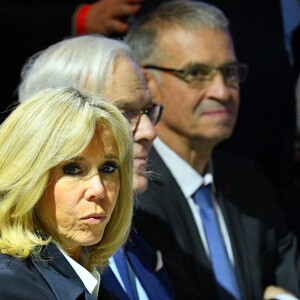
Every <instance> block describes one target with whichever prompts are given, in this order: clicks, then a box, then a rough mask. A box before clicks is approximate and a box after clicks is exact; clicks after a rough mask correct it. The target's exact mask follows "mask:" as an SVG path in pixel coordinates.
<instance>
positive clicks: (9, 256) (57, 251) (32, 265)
mask: <svg viewBox="0 0 300 300" xmlns="http://www.w3.org/2000/svg"><path fill="white" fill-rule="evenodd" d="M0 143H1V148H0V161H1V165H0V251H1V254H0V279H1V280H0V294H1V299H61V300H62V299H63V300H67V299H79V298H80V299H95V298H96V299H97V298H98V296H99V286H100V274H99V273H98V270H97V269H96V268H95V266H96V265H97V267H99V269H100V271H101V269H102V268H103V267H104V266H105V265H106V264H107V261H108V258H109V257H110V256H112V255H113V254H114V253H115V252H116V251H117V249H118V248H119V247H120V246H121V245H122V244H123V243H124V241H125V240H126V239H127V235H128V231H129V227H130V223H131V221H130V220H131V216H132V197H133V195H132V176H133V151H132V133H131V130H130V128H129V126H128V123H127V122H126V120H125V118H124V117H123V116H122V114H121V113H120V112H119V111H118V109H117V108H115V106H113V105H111V104H109V103H108V102H106V101H104V100H102V99H101V98H99V97H97V96H92V95H90V94H86V93H80V92H79V91H77V90H75V89H73V88H69V89H47V90H42V91H40V92H39V93H37V94H36V95H34V96H32V97H30V99H29V100H27V101H26V102H24V103H22V104H20V105H19V106H18V107H17V108H16V109H15V110H14V111H13V112H12V113H11V115H10V116H9V117H8V118H7V119H6V121H5V122H4V123H3V124H2V125H1V127H0ZM104 295H105V292H104ZM106 296H108V295H106ZM105 298H106V297H105V296H103V297H101V299H105Z"/></svg>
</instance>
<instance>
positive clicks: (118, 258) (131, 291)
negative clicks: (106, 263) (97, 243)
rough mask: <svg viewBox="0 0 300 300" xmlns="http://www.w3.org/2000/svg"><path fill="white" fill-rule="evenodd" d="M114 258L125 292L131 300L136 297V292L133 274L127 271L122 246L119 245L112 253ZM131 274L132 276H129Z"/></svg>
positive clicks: (127, 264) (127, 265)
mask: <svg viewBox="0 0 300 300" xmlns="http://www.w3.org/2000/svg"><path fill="white" fill-rule="evenodd" d="M114 260H115V263H116V265H117V268H118V271H119V273H120V276H121V278H122V281H123V283H124V286H125V289H126V293H127V295H128V297H129V298H130V299H131V300H133V299H137V292H136V290H135V283H134V282H133V281H134V276H133V274H130V272H129V268H130V266H129V263H128V262H127V258H126V255H125V251H124V248H123V247H121V248H120V249H119V250H118V252H117V253H116V254H115V255H114ZM130 275H132V276H130Z"/></svg>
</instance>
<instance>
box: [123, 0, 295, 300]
mask: <svg viewBox="0 0 300 300" xmlns="http://www.w3.org/2000/svg"><path fill="white" fill-rule="evenodd" d="M228 27H229V24H228V20H227V18H226V17H225V16H224V14H223V13H222V12H221V11H220V10H219V9H217V8H216V7H214V6H211V5H208V4H205V3H202V2H200V1H197V2H191V1H171V2H168V3H164V4H162V5H161V6H160V7H158V8H157V10H156V11H154V12H152V13H151V14H150V15H148V16H146V17H144V18H143V19H141V21H140V22H139V23H137V24H136V25H135V26H134V27H133V28H131V29H130V30H129V32H128V34H127V35H126V37H125V40H126V41H127V42H128V43H129V45H130V46H131V47H132V49H133V51H134V53H135V55H136V58H137V59H138V61H139V63H140V65H141V66H142V67H143V68H144V73H145V75H146V78H147V81H148V86H149V89H150V92H151V95H152V97H153V100H154V102H157V103H162V104H163V105H164V114H163V116H162V118H161V121H160V123H159V124H158V125H157V132H158V138H157V139H156V140H155V141H154V149H152V150H151V153H150V158H149V161H150V164H149V165H150V167H151V172H153V173H154V174H155V177H154V178H153V180H152V184H149V187H148V189H147V190H146V192H145V193H143V194H142V195H140V196H139V197H138V198H139V201H138V203H139V207H138V210H137V213H136V214H135V222H134V224H135V226H136V227H137V228H138V230H139V232H140V233H142V235H143V237H144V238H145V239H146V240H147V241H148V242H149V243H150V244H151V245H152V246H154V247H157V248H159V249H161V250H162V254H163V258H164V261H165V262H166V268H167V271H168V273H169V275H170V277H171V280H172V281H173V285H174V287H175V292H176V296H177V297H178V299H189V300H193V299H206V300H207V299H212V300H215V299H222V300H224V299H245V300H251V299H253V300H257V299H262V298H263V294H264V290H265V289H266V288H267V287H268V286H269V285H272V286H279V287H282V288H284V289H286V290H287V291H290V292H292V293H294V294H296V295H298V284H299V281H298V274H297V270H296V241H295V238H294V236H293V235H292V234H291V233H289V232H288V231H287V229H286V226H285V221H284V217H283V215H282V214H281V212H280V210H279V208H278V207H277V205H276V198H275V196H274V192H273V189H272V187H271V186H270V184H269V182H268V180H267V179H266V177H265V175H264V174H263V173H262V171H261V170H260V169H258V168H257V167H256V166H254V165H253V164H252V163H251V162H248V161H245V160H242V159H239V158H237V157H233V156H230V155H225V154H221V153H218V152H217V151H215V150H214V148H215V147H216V146H217V145H218V144H219V143H221V142H222V141H224V140H225V139H227V138H229V137H230V136H231V134H232V131H233V129H234V126H235V123H236V119H237V115H238V109H239V101H240V99H239V89H240V83H241V82H242V81H243V80H245V79H246V76H247V66H246V65H245V64H244V63H241V62H239V61H238V59H237V57H236V54H235V51H234V45H233V41H232V38H231V35H230V33H229V29H228ZM253 46H255V45H253ZM253 71H254V72H255V70H253ZM274 163H275V162H274ZM268 291H269V290H268ZM278 291H282V290H281V289H278ZM266 295H269V293H267V294H266ZM273 296H274V294H272V297H273ZM286 296H287V295H286ZM287 297H290V295H288V296H287ZM278 299H279V298H278Z"/></svg>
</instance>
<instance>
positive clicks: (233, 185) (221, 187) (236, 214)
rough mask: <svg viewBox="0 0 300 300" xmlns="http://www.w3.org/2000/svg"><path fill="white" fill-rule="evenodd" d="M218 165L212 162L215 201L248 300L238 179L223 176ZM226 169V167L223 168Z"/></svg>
mask: <svg viewBox="0 0 300 300" xmlns="http://www.w3.org/2000/svg"><path fill="white" fill-rule="evenodd" d="M224 167H225V166H223V165H222V166H220V165H219V164H218V159H216V160H214V173H215V174H216V176H214V180H215V185H216V190H217V194H216V199H217V201H218V203H219V205H220V208H221V211H222V214H223V217H224V220H225V223H226V227H227V231H228V235H229V237H230V243H231V248H232V252H233V257H234V262H235V270H236V274H237V278H238V281H239V286H240V289H241V294H242V298H243V299H248V298H249V297H250V295H251V288H250V287H251V285H252V284H251V278H252V277H251V275H250V274H249V265H250V264H251V262H250V260H249V257H248V253H249V252H248V251H245V245H247V243H246V241H245V230H244V222H243V212H242V211H240V209H239V203H241V202H242V201H243V199H240V196H239V195H241V193H240V192H239V191H238V190H237V188H238V186H237V184H238V182H239V180H238V178H231V177H228V175H226V176H225V175H224V174H223V171H222V170H223V168H224ZM225 168H226V167H225Z"/></svg>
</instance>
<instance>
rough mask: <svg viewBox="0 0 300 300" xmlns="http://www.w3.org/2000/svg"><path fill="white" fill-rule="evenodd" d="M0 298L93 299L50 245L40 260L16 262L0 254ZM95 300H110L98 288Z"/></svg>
mask: <svg viewBox="0 0 300 300" xmlns="http://www.w3.org/2000/svg"><path fill="white" fill-rule="evenodd" d="M0 298H1V299H2V300H20V299H22V300H27V299H28V300H35V299H36V300H38V299H39V300H40V299H47V300H52V299H53V300H54V299H56V300H75V299H78V300H79V299H82V300H83V299H85V300H93V299H95V298H94V297H93V296H92V295H91V294H90V293H89V292H88V291H87V289H86V288H85V286H84V284H83V282H82V281H81V279H80V278H79V276H78V275H77V274H76V272H75V271H74V269H73V268H72V266H71V265H70V264H69V262H68V261H67V259H66V258H65V257H64V256H63V254H62V253H61V252H60V251H59V250H58V248H57V247H56V246H55V245H54V244H52V243H50V244H49V245H48V246H47V247H45V248H44V249H43V251H42V258H41V259H40V260H36V259H32V258H31V257H29V258H27V259H25V260H20V259H18V258H14V257H11V256H9V255H5V254H0ZM99 299H101V300H103V299H104V300H108V299H113V298H110V296H109V295H108V294H107V293H106V291H105V290H103V288H102V287H101V289H100V292H99Z"/></svg>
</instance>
